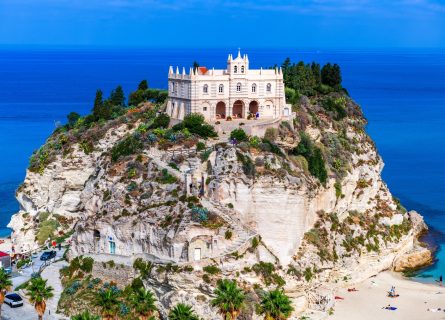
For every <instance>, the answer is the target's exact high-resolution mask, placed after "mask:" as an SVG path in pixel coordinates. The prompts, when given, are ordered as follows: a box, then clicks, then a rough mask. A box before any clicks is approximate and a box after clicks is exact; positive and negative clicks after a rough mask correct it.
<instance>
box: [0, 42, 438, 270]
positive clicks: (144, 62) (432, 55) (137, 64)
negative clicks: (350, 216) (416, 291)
mask: <svg viewBox="0 0 445 320" xmlns="http://www.w3.org/2000/svg"><path fill="white" fill-rule="evenodd" d="M246 51H247V53H248V54H249V58H250V62H251V67H260V66H264V67H266V66H271V65H274V64H275V63H276V64H281V62H282V61H283V60H284V59H285V58H286V57H287V56H289V57H291V58H292V60H295V61H298V60H305V61H308V62H309V61H312V60H316V61H318V62H320V63H324V62H327V61H333V62H337V63H339V64H340V65H341V67H342V70H343V78H344V81H343V82H344V85H345V87H347V88H348V90H349V92H350V94H351V96H352V97H353V98H354V99H355V100H356V101H358V102H359V103H360V104H361V106H362V108H363V109H364V111H365V114H366V116H367V118H368V120H369V125H368V132H369V133H370V134H371V136H372V138H373V139H374V140H375V141H376V143H377V146H378V149H379V151H380V153H381V154H382V156H383V159H384V160H385V163H386V166H385V169H384V172H383V176H384V179H385V180H386V182H387V183H388V185H389V187H390V189H391V191H392V192H393V194H394V195H396V196H397V197H399V198H401V199H402V202H403V203H404V205H405V206H406V207H407V208H408V209H416V210H418V211H420V212H421V213H422V214H423V215H424V216H425V217H426V220H427V222H428V223H429V225H430V226H432V227H433V228H434V229H435V230H434V232H433V233H432V235H433V237H434V239H436V240H437V241H438V242H439V244H440V248H441V247H442V246H444V245H443V243H445V241H444V239H443V238H444V236H443V234H442V233H441V232H442V231H443V232H445V201H444V196H445V194H444V192H445V166H444V165H443V159H444V158H445V127H444V124H445V77H444V76H443V75H444V74H445V51H443V52H440V51H420V50H417V51H415V50H412V51H341V50H338V51H333V50H330V51H323V50H321V51H315V50H313V51H301V50H292V49H289V50H282V49H280V50H271V49H261V50H260V49H248V50H246ZM232 53H234V54H235V49H233V52H232ZM227 54H228V51H227V50H225V49H221V50H216V49H212V50H205V49H203V50H190V49H187V50H180V49H177V50H173V49H168V50H166V49H165V50H164V49H156V50H155V49H147V50H113V49H107V50H87V49H78V50H50V49H48V50H44V49H28V50H24V49H21V50H14V49H2V50H0V155H1V156H0V170H1V175H0V234H3V235H5V234H7V233H8V230H7V229H6V228H5V226H6V224H7V223H8V221H9V217H10V216H11V214H12V213H13V212H15V211H16V210H17V209H18V205H17V203H16V201H15V199H14V192H15V189H16V187H17V186H18V185H19V183H20V182H21V181H22V180H23V178H24V175H25V169H26V167H27V163H28V159H29V156H30V155H31V153H32V151H33V150H34V149H36V148H38V147H39V146H40V145H41V144H42V143H43V142H44V141H45V138H46V137H47V136H48V135H49V134H50V133H51V131H52V130H53V129H54V125H55V123H56V122H57V121H65V115H66V114H68V113H69V112H70V111H77V112H79V113H82V114H85V113H87V112H89V110H90V109H91V103H92V101H93V98H94V94H95V90H96V89H97V88H102V89H103V90H104V91H105V92H106V93H109V91H110V90H111V89H112V88H114V87H115V86H117V85H118V84H121V85H122V86H123V87H124V90H125V91H126V93H128V92H129V91H130V90H133V89H134V88H135V87H136V86H137V84H138V82H139V81H140V80H141V79H147V80H148V81H149V84H150V86H151V87H159V88H165V87H166V80H167V70H168V66H169V65H170V64H172V65H174V66H176V65H179V66H186V69H187V70H188V67H189V66H190V65H191V64H192V63H193V61H194V60H196V61H198V62H199V63H200V64H201V65H206V66H208V67H213V66H214V67H216V68H223V67H225V61H226V59H227ZM440 248H439V253H438V259H439V261H438V263H437V264H436V265H434V266H433V267H432V268H430V269H428V270H425V271H424V272H423V273H422V275H423V276H424V277H425V276H426V277H428V276H434V277H437V276H438V275H439V274H440V273H443V274H445V250H440ZM444 249H445V247H444ZM426 279H428V278H426Z"/></svg>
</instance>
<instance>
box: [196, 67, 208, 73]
mask: <svg viewBox="0 0 445 320" xmlns="http://www.w3.org/2000/svg"><path fill="white" fill-rule="evenodd" d="M207 71H208V69H207V67H198V74H206V73H207Z"/></svg>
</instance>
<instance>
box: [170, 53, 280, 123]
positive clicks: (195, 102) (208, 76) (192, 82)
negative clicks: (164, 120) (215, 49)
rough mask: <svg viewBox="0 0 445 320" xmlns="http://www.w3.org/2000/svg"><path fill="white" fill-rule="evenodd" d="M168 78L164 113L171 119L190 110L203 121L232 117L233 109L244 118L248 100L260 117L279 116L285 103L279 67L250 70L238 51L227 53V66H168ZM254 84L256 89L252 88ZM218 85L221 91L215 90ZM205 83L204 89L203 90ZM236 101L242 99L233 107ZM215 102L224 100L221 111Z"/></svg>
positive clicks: (180, 117) (217, 88)
mask: <svg viewBox="0 0 445 320" xmlns="http://www.w3.org/2000/svg"><path fill="white" fill-rule="evenodd" d="M235 68H236V71H237V72H236V73H235ZM241 71H243V72H241ZM168 80H169V85H168V90H169V99H168V102H167V113H168V114H169V115H170V116H171V117H172V118H174V119H179V120H182V119H183V118H184V116H185V115H187V114H189V113H192V112H199V113H201V114H203V115H204V117H205V119H206V120H207V121H215V120H217V119H219V118H221V117H227V116H231V117H234V113H235V114H241V117H242V118H246V117H247V115H248V114H249V104H250V103H251V102H254V103H255V102H256V103H257V104H258V112H259V116H260V118H280V117H281V116H282V115H283V113H284V111H283V110H284V108H285V106H286V101H285V95H284V84H283V74H282V72H281V70H280V69H274V70H270V69H265V70H262V69H259V70H258V69H256V70H251V69H249V60H248V57H247V55H245V56H244V57H241V55H240V53H238V57H237V58H236V59H233V58H232V56H231V55H229V59H228V61H227V69H223V70H221V69H219V70H214V69H210V70H202V69H198V70H192V69H190V72H189V73H188V74H186V73H185V70H184V69H183V71H182V73H179V69H178V68H177V69H176V72H173V68H172V67H170V70H169V76H168ZM238 84H240V85H241V90H240V91H238V90H237V86H238ZM254 84H255V85H256V90H255V92H252V85H254ZM220 85H222V86H223V92H220V90H219V87H220ZM268 85H270V91H268V90H267V87H268ZM205 86H206V88H207V90H204V87H205ZM236 101H241V102H242V105H243V108H242V110H239V111H236V110H234V104H235V102H236ZM218 103H220V104H221V103H224V104H225V108H224V112H222V111H221V110H218V111H217V105H218ZM238 104H239V103H238Z"/></svg>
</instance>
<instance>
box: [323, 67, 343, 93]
mask: <svg viewBox="0 0 445 320" xmlns="http://www.w3.org/2000/svg"><path fill="white" fill-rule="evenodd" d="M341 80H342V79H341V71H340V66H339V65H338V64H336V63H334V64H333V65H331V64H330V63H328V64H325V65H324V66H323V68H321V83H323V84H325V85H328V86H330V87H332V88H338V87H340V85H341Z"/></svg>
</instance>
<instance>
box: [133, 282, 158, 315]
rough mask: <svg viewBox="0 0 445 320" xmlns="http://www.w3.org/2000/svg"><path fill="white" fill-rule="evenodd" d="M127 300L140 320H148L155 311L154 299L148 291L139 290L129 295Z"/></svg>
mask: <svg viewBox="0 0 445 320" xmlns="http://www.w3.org/2000/svg"><path fill="white" fill-rule="evenodd" d="M129 300H130V304H131V306H132V307H133V309H134V311H135V312H136V313H137V314H138V316H139V319H140V320H146V319H149V318H150V317H151V316H152V315H153V313H154V312H155V311H156V310H157V307H156V298H155V296H154V294H153V292H151V291H150V290H145V289H144V288H139V289H137V290H135V291H134V292H133V293H132V294H131V295H130V297H129Z"/></svg>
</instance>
